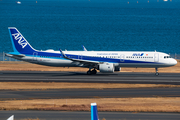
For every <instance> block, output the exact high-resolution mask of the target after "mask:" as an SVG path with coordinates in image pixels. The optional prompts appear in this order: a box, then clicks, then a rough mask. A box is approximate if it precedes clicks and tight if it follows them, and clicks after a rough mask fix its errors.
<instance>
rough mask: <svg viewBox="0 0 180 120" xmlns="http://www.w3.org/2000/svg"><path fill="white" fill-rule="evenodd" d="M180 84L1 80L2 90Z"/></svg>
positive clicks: (141, 86)
mask: <svg viewBox="0 0 180 120" xmlns="http://www.w3.org/2000/svg"><path fill="white" fill-rule="evenodd" d="M176 87H180V85H165V84H125V83H69V82H67V83H66V82H60V83H59V82H0V90H50V89H108V88H109V89H113V88H116V89H117V88H176Z"/></svg>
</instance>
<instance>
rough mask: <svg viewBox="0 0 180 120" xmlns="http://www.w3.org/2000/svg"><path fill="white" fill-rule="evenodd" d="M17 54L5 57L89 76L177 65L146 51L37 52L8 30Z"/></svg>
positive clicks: (163, 55)
mask: <svg viewBox="0 0 180 120" xmlns="http://www.w3.org/2000/svg"><path fill="white" fill-rule="evenodd" d="M8 29H9V33H10V38H11V41H12V45H13V50H14V52H10V53H7V54H6V55H7V56H9V57H12V58H15V59H18V60H22V61H26V62H30V63H35V64H40V65H46V66H55V67H85V68H89V70H88V71H87V74H89V75H90V74H96V73H97V70H99V71H100V72H102V73H113V72H114V71H120V70H121V67H141V68H155V69H156V75H159V73H158V68H160V67H170V66H174V65H176V64H177V61H176V60H175V59H173V58H171V57H170V56H169V55H168V54H166V53H162V52H156V51H154V52H147V51H87V50H86V48H85V47H84V48H85V49H84V51H62V50H61V49H60V50H59V51H54V50H46V51H39V50H36V49H34V48H33V47H32V46H31V45H30V44H29V43H28V41H27V40H26V39H25V38H24V37H23V35H22V34H21V33H20V32H19V31H18V30H17V29H16V28H15V27H9V28H8Z"/></svg>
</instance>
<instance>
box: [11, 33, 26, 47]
mask: <svg viewBox="0 0 180 120" xmlns="http://www.w3.org/2000/svg"><path fill="white" fill-rule="evenodd" d="M12 36H14V39H15V40H17V41H18V43H19V45H21V46H22V48H25V47H26V45H27V44H28V43H27V42H26V41H25V40H24V39H23V37H22V36H21V35H20V34H19V33H16V34H12Z"/></svg>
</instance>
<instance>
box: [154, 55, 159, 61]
mask: <svg viewBox="0 0 180 120" xmlns="http://www.w3.org/2000/svg"><path fill="white" fill-rule="evenodd" d="M154 62H159V54H158V53H155V54H154Z"/></svg>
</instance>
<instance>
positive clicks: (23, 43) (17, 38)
mask: <svg viewBox="0 0 180 120" xmlns="http://www.w3.org/2000/svg"><path fill="white" fill-rule="evenodd" d="M8 29H9V34H10V38H11V42H12V45H13V50H14V52H17V53H20V54H26V53H27V54H28V53H29V54H32V53H33V52H35V51H36V50H35V49H34V48H33V47H32V46H31V45H30V44H29V43H28V41H27V40H26V39H25V38H24V37H23V35H22V34H21V33H20V32H19V31H18V30H17V29H16V28H15V27H8Z"/></svg>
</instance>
